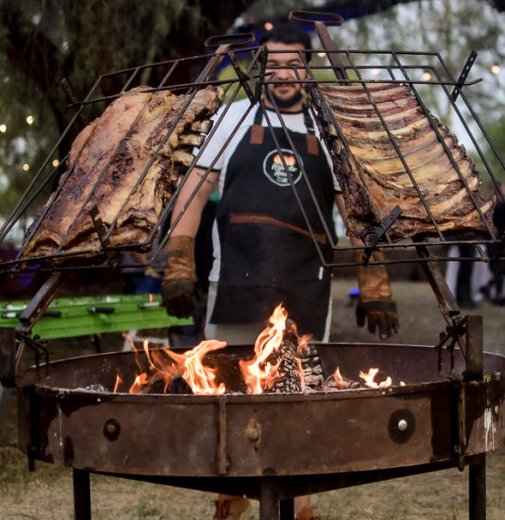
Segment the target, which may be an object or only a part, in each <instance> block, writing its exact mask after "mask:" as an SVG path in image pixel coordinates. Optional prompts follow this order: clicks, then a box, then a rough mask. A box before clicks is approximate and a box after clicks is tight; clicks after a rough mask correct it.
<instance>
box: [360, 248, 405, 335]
mask: <svg viewBox="0 0 505 520" xmlns="http://www.w3.org/2000/svg"><path fill="white" fill-rule="evenodd" d="M362 260H363V254H362V253H361V252H357V253H356V261H357V262H362ZM370 260H371V261H374V262H382V261H384V255H383V253H382V252H381V251H376V252H375V253H374V254H373V255H372V256H371V258H370ZM358 284H359V298H358V305H357V307H356V322H357V324H358V326H359V327H363V326H364V325H365V322H366V321H367V320H368V330H369V331H370V332H371V333H372V334H375V331H376V330H377V329H378V331H379V337H380V338H381V339H385V338H389V337H390V336H392V335H393V333H395V334H396V333H397V332H398V330H399V328H400V326H399V323H398V312H397V310H396V303H395V301H394V300H393V294H392V292H391V287H390V285H389V277H388V273H387V270H386V267H385V266H384V265H368V266H366V267H365V266H364V265H359V266H358Z"/></svg>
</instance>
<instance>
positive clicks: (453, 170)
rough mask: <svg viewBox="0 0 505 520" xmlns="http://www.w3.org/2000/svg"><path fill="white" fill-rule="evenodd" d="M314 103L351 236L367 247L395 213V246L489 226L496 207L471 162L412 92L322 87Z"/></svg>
mask: <svg viewBox="0 0 505 520" xmlns="http://www.w3.org/2000/svg"><path fill="white" fill-rule="evenodd" d="M312 101H313V103H314V105H315V109H316V112H317V113H318V115H319V117H318V121H319V124H320V127H321V131H322V135H323V138H324V139H325V140H326V142H327V144H328V148H329V150H330V153H331V155H332V159H333V162H334V169H335V174H336V175H337V178H338V180H339V182H340V185H341V187H342V188H343V192H344V198H345V200H346V206H347V211H348V226H349V230H350V232H351V233H352V234H353V235H354V236H357V237H359V238H362V239H364V240H366V237H367V235H368V233H369V232H370V229H371V228H373V227H374V226H378V225H380V224H381V223H382V222H384V220H385V219H387V217H388V216H390V215H391V214H392V211H393V209H395V208H396V207H397V206H398V207H399V208H400V209H401V214H400V216H399V217H398V218H397V219H396V220H395V221H394V223H393V225H392V227H391V228H390V230H389V233H390V237H391V238H392V239H393V240H400V239H405V238H410V237H412V236H414V235H417V234H424V235H427V236H429V235H436V234H438V233H441V232H450V233H451V235H454V234H458V233H465V234H468V233H470V234H471V233H478V232H479V231H484V230H485V229H486V226H488V225H489V222H490V216H491V214H492V208H493V201H490V200H489V201H485V200H483V198H482V197H481V194H480V189H479V188H480V185H481V178H480V175H479V174H478V172H477V171H476V169H475V166H474V163H473V161H472V159H471V158H470V157H469V156H468V155H467V153H466V151H465V149H464V147H463V146H461V145H459V144H458V142H457V139H456V138H455V136H454V135H453V134H452V133H451V132H450V131H449V130H448V129H447V127H445V126H444V125H442V124H441V123H440V122H439V121H438V120H437V119H436V118H435V117H434V116H433V115H432V114H431V113H429V112H428V111H427V110H423V109H422V107H421V105H420V104H419V102H418V100H417V98H416V97H415V95H414V94H413V93H412V92H411V90H410V89H409V87H408V86H406V85H403V84H397V83H377V84H370V85H368V86H367V87H366V88H365V87H364V86H361V85H359V86H355V85H345V86H343V85H335V86H328V85H325V86H321V87H320V89H319V90H316V89H314V90H313V91H312Z"/></svg>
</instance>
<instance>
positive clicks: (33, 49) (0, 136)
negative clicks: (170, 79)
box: [0, 0, 253, 212]
mask: <svg viewBox="0 0 505 520" xmlns="http://www.w3.org/2000/svg"><path fill="white" fill-rule="evenodd" d="M252 3H253V0H145V1H142V2H141V1H138V0H114V1H110V2H106V1H103V0H81V1H79V2H75V1H73V0H44V1H43V2H41V1H40V0H2V2H1V3H0V48H1V49H2V50H3V51H4V52H2V53H0V71H2V72H3V74H2V77H3V81H2V93H1V97H0V125H2V124H3V125H6V130H5V132H3V133H0V152H1V153H0V212H5V211H6V208H9V207H10V206H11V202H12V201H13V200H16V199H17V198H18V197H19V194H20V191H19V190H21V189H22V188H23V187H25V186H26V185H27V183H28V180H29V178H30V176H31V175H32V174H33V172H34V171H36V170H37V168H38V165H39V164H40V163H41V160H42V158H43V156H44V155H45V154H46V153H47V152H48V150H49V149H50V143H54V142H55V141H56V139H57V137H58V135H59V134H60V133H61V132H62V130H63V129H64V128H65V126H66V125H67V123H68V121H69V120H70V117H71V116H72V112H71V111H69V110H68V109H67V106H68V104H69V100H68V98H67V96H66V94H65V91H64V90H63V89H62V88H61V85H60V82H61V80H62V79H63V78H66V79H67V80H68V81H69V83H70V85H71V86H72V88H73V90H74V91H75V93H76V96H77V97H78V98H79V99H82V98H83V97H84V95H85V94H86V93H87V92H88V90H89V89H90V87H91V86H92V85H93V83H94V82H95V80H96V78H97V77H98V76H99V75H101V74H104V73H108V72H111V71H114V70H120V69H123V68H126V67H133V66H138V65H141V64H144V63H152V62H158V61H163V60H168V59H170V58H175V57H177V58H179V57H184V56H190V55H198V54H204V53H205V52H207V51H206V50H205V48H204V41H205V39H206V38H207V37H208V36H210V35H216V34H222V33H224V32H225V31H226V30H227V29H228V28H229V27H230V25H231V24H232V22H233V20H234V19H235V18H236V17H237V16H238V15H239V14H240V13H241V12H242V11H243V10H244V9H245V8H247V7H248V6H249V5H250V4H252ZM142 79H144V80H147V79H148V78H142ZM103 85H104V88H107V87H108V88H109V89H110V91H111V92H117V90H118V86H117V85H114V84H108V85H107V83H104V84H103ZM103 94H105V95H106V94H107V92H103ZM28 115H31V116H33V118H34V123H33V124H32V126H28V125H27V123H26V117H27V116H28ZM0 129H1V127H0ZM21 137H22V138H23V139H20V138H21ZM69 144H70V143H69V142H64V143H62V145H61V148H62V150H61V155H63V154H64V153H65V152H66V151H67V150H68V146H69ZM65 148H66V149H65ZM24 164H27V165H29V166H30V170H29V172H25V171H23V169H22V167H23V165H24Z"/></svg>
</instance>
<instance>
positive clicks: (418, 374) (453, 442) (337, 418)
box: [18, 317, 505, 520]
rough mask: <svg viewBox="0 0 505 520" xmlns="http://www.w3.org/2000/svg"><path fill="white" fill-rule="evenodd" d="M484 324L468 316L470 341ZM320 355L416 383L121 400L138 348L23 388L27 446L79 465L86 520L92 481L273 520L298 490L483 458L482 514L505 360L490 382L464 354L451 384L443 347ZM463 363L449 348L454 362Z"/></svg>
mask: <svg viewBox="0 0 505 520" xmlns="http://www.w3.org/2000/svg"><path fill="white" fill-rule="evenodd" d="M479 324H480V320H479V318H478V317H477V318H469V321H468V325H469V327H468V329H469V331H468V334H469V336H470V337H471V336H472V328H476V329H477V331H478V329H479ZM475 339H476V338H475V337H474V338H473V340H470V343H471V342H472V341H474V340H475ZM476 346H477V347H478V341H477V345H476ZM316 348H317V351H318V354H319V356H320V358H321V362H322V366H323V369H324V372H325V375H330V374H331V373H332V372H333V371H334V370H335V368H336V366H337V364H338V365H339V366H340V367H341V370H342V371H343V372H344V373H346V374H348V375H349V376H350V377H353V375H354V376H357V373H358V371H359V370H360V368H362V363H363V362H366V361H365V360H374V361H378V363H377V365H378V366H379V368H380V369H381V370H383V371H384V372H385V373H388V374H390V375H391V376H392V378H393V380H394V381H396V380H399V379H403V380H405V381H406V382H407V384H406V385H405V386H400V385H398V386H396V385H394V386H392V387H389V388H385V389H381V390H372V389H352V390H335V391H326V392H321V391H313V392H308V393H301V394H283V395H279V394H263V395H244V394H240V393H230V394H225V395H221V396H193V395H170V394H169V395H167V394H143V395H140V394H125V393H116V394H115V393H113V392H112V388H113V385H114V380H115V377H116V373H117V371H118V370H121V372H122V373H123V374H127V375H128V374H131V373H132V371H133V370H134V369H135V361H134V358H133V356H134V353H133V352H121V353H113V354H103V355H93V356H86V357H80V358H73V359H67V360H63V361H58V362H54V363H51V369H50V371H49V373H48V374H47V375H46V374H45V371H44V368H43V367H40V368H39V369H38V370H35V369H34V370H31V371H28V372H27V373H26V374H25V375H24V376H23V378H22V380H21V381H19V384H18V387H19V400H20V405H21V406H20V410H21V411H22V413H21V417H20V424H19V426H20V447H21V449H23V450H24V451H25V452H26V454H27V455H28V457H29V458H31V459H38V460H42V461H45V462H50V463H55V464H59V465H62V466H66V467H70V468H73V470H74V479H75V484H76V485H75V488H74V490H75V504H76V518H78V519H81V518H89V517H90V491H89V473H100V474H108V475H115V476H121V477H127V478H134V479H137V480H144V481H150V482H157V483H165V484H169V485H174V486H182V487H189V488H192V489H198V490H203V491H216V492H224V493H231V494H240V495H242V494H244V495H247V496H249V497H252V498H257V499H259V500H260V518H261V519H262V520H267V519H274V518H288V515H286V516H279V514H282V507H281V508H280V507H279V503H280V501H282V500H284V499H288V498H291V497H293V496H296V495H299V494H305V493H311V492H317V491H325V490H330V489H337V488H341V487H346V486H352V485H356V484H361V483H366V482H372V481H379V480H384V479H389V478H395V477H400V476H406V475H411V474H416V473H421V472H427V471H434V470H439V469H445V468H450V467H457V466H460V467H463V465H466V464H470V470H471V474H470V490H471V506H470V507H471V509H472V508H473V509H475V510H476V511H479V510H481V509H482V504H481V503H479V500H480V499H479V498H478V497H479V486H482V482H481V480H480V479H476V477H475V475H476V474H479V473H480V474H481V473H482V471H483V470H484V467H485V466H484V462H485V460H484V459H483V455H484V454H485V453H486V452H487V451H489V450H492V449H494V448H496V447H497V446H498V445H499V443H500V442H502V441H503V439H504V438H505V420H504V417H505V402H504V401H505V358H504V357H502V356H499V355H496V354H484V355H483V358H482V361H483V367H484V372H485V373H484V375H482V374H480V369H479V366H478V365H479V364H480V360H479V359H478V358H479V356H478V355H477V358H473V362H472V361H470V365H472V363H473V368H472V366H466V367H465V365H464V363H463V361H462V357H461V355H460V354H461V353H460V352H459V351H456V352H455V358H454V361H455V362H454V369H455V371H454V372H453V377H452V380H451V378H446V379H445V380H444V379H441V377H440V371H439V362H440V358H439V356H438V355H437V351H436V349H435V348H431V347H426V346H413V345H389V344H388V345H384V344H353V343H348V344H344V343H332V344H319V345H317V346H316ZM227 350H231V353H228V354H226V355H224V354H208V356H207V358H206V362H207V363H208V364H209V365H212V366H215V367H217V369H218V374H224V375H223V377H224V378H226V382H227V383H228V384H229V385H230V386H231V387H233V386H234V385H235V386H236V385H237V381H236V374H237V370H236V368H237V363H238V360H239V359H241V358H245V357H250V355H251V351H252V349H251V348H248V347H245V346H240V347H238V346H237V347H230V346H228V347H227ZM477 350H478V349H477ZM451 358H452V354H451V353H450V352H449V351H448V350H445V351H444V354H443V356H442V358H441V360H442V363H443V365H444V366H446V367H449V366H450V365H451ZM470 360H472V354H471V353H470ZM472 370H475V371H476V372H475V373H473V374H472V373H471V371H472ZM458 371H459V372H460V373H462V374H464V376H463V377H462V378H460V379H459V380H458V378H457V377H455V374H456V373H457V372H458ZM365 448H366V449H365ZM481 498H482V497H481ZM288 505H289V503H288ZM284 507H287V506H284ZM288 509H289V508H288ZM279 511H281V513H279ZM475 515H476V516H474V517H475V518H480V516H478V514H477V513H475ZM291 518H292V516H291Z"/></svg>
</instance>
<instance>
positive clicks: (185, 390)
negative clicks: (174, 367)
mask: <svg viewBox="0 0 505 520" xmlns="http://www.w3.org/2000/svg"><path fill="white" fill-rule="evenodd" d="M168 393H169V394H193V390H192V389H191V387H190V386H189V384H188V383H187V381H186V380H185V379H184V378H183V377H182V376H181V375H180V374H175V376H174V377H173V378H172V381H170V384H169V385H168Z"/></svg>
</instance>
